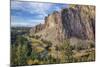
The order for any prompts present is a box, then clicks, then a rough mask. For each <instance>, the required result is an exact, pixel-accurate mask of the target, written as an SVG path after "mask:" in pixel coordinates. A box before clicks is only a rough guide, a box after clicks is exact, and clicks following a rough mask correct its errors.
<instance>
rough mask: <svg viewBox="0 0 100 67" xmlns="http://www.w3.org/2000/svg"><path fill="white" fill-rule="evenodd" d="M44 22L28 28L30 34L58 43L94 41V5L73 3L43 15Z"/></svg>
mask: <svg viewBox="0 0 100 67" xmlns="http://www.w3.org/2000/svg"><path fill="white" fill-rule="evenodd" d="M44 20H45V23H44V24H39V25H37V26H35V27H33V28H32V29H31V30H30V34H31V35H32V34H33V35H38V36H41V39H45V40H48V41H51V42H52V43H53V44H60V43H62V42H63V41H64V40H66V39H69V40H70V42H72V44H73V43H75V42H76V43H77V41H79V40H81V41H83V42H84V41H85V42H86V41H87V40H88V41H89V40H91V41H94V39H95V6H89V5H87V6H86V5H80V6H79V5H75V6H74V7H69V8H65V9H62V10H61V11H59V12H58V11H55V12H53V13H52V14H50V15H48V16H47V17H45V19H44Z"/></svg>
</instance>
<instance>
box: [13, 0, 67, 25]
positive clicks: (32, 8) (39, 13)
mask: <svg viewBox="0 0 100 67" xmlns="http://www.w3.org/2000/svg"><path fill="white" fill-rule="evenodd" d="M67 7H68V5H66V4H54V3H39V2H38V3H37V2H25V1H24V2H22V1H11V26H34V25H37V24H39V23H43V22H44V18H45V16H47V15H48V14H51V13H52V12H53V11H60V10H61V9H63V8H67Z"/></svg>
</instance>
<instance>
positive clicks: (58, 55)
mask: <svg viewBox="0 0 100 67" xmlns="http://www.w3.org/2000/svg"><path fill="white" fill-rule="evenodd" d="M15 31H16V32H15ZM22 32H23V31H22ZM20 33H21V32H20ZM20 33H19V31H17V30H13V31H12V33H11V36H12V37H11V65H14V66H19V65H37V64H57V63H72V62H87V61H95V49H94V48H95V46H94V43H93V42H89V43H88V48H83V46H82V43H81V42H79V43H78V45H77V46H71V45H70V41H69V40H64V41H63V43H62V44H59V45H56V46H53V44H52V42H50V41H47V40H44V39H41V37H40V36H37V35H36V36H35V35H34V36H29V35H28V34H26V33H23V34H20Z"/></svg>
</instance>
